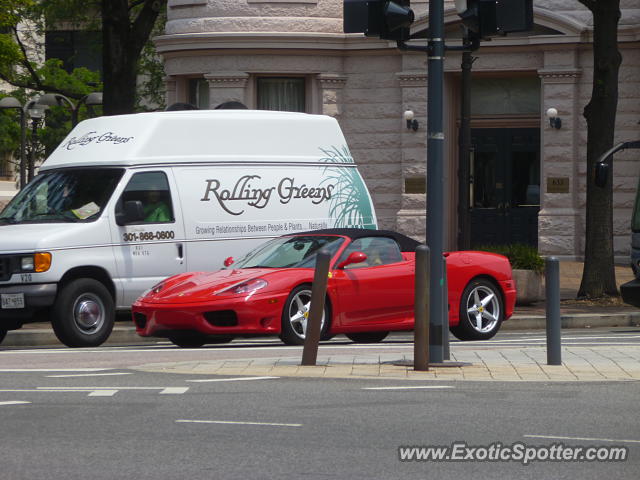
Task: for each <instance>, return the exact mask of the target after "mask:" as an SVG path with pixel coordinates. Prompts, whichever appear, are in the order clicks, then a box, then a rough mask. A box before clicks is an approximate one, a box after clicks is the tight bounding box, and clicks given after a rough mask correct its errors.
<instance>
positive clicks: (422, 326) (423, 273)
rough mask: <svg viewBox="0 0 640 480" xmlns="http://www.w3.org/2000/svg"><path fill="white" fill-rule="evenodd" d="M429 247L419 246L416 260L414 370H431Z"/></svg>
mask: <svg viewBox="0 0 640 480" xmlns="http://www.w3.org/2000/svg"><path fill="white" fill-rule="evenodd" d="M428 268H429V247H427V246H426V245H419V246H418V247H417V248H416V259H415V300H414V301H415V304H414V307H413V312H414V313H413V315H414V327H413V369H414V370H418V371H423V372H426V371H427V370H429V275H427V272H428Z"/></svg>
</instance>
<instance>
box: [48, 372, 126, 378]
mask: <svg viewBox="0 0 640 480" xmlns="http://www.w3.org/2000/svg"><path fill="white" fill-rule="evenodd" d="M113 375H133V373H132V372H117V373H116V372H114V373H78V374H75V375H47V378H72V377H107V376H113Z"/></svg>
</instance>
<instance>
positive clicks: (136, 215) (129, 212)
mask: <svg viewBox="0 0 640 480" xmlns="http://www.w3.org/2000/svg"><path fill="white" fill-rule="evenodd" d="M143 220H144V209H143V208H142V202H141V201H140V200H128V201H126V202H124V207H123V209H122V211H119V212H117V213H116V223H117V224H118V225H120V226H123V225H128V224H130V223H137V222H142V221H143Z"/></svg>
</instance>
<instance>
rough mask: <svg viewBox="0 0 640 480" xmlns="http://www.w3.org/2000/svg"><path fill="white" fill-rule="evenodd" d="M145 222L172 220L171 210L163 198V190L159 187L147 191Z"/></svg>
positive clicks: (144, 208)
mask: <svg viewBox="0 0 640 480" xmlns="http://www.w3.org/2000/svg"><path fill="white" fill-rule="evenodd" d="M143 211H144V221H145V222H153V223H160V222H170V221H171V220H172V215H171V210H170V209H169V206H168V205H167V204H166V202H165V201H164V200H163V199H162V192H161V191H160V190H158V189H157V188H154V189H152V190H149V191H147V194H146V198H145V202H144V206H143Z"/></svg>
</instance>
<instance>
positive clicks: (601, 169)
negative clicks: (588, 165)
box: [595, 162, 609, 187]
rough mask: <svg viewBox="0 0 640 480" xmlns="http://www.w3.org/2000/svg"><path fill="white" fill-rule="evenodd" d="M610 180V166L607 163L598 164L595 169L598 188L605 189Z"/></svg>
mask: <svg viewBox="0 0 640 480" xmlns="http://www.w3.org/2000/svg"><path fill="white" fill-rule="evenodd" d="M608 178H609V164H608V163H605V162H597V163H596V168H595V182H596V186H598V187H604V186H605V185H606V184H607V179H608Z"/></svg>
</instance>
